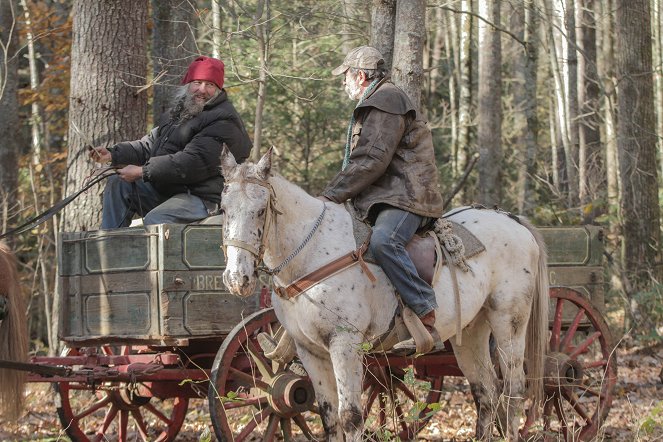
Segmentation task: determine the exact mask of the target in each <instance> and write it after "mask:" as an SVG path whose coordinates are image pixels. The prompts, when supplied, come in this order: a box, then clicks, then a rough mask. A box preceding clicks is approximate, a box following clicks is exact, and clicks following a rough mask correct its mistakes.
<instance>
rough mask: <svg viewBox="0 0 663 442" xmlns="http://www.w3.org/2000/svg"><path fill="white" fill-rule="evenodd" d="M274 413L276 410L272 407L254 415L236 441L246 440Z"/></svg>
mask: <svg viewBox="0 0 663 442" xmlns="http://www.w3.org/2000/svg"><path fill="white" fill-rule="evenodd" d="M272 413H274V409H273V408H272V407H267V408H264V409H263V410H262V411H261V412H260V413H258V414H254V415H253V418H252V419H251V420H250V421H249V422H248V423H247V424H246V426H245V427H244V428H243V429H242V431H241V432H240V433H239V435H237V438H236V439H235V440H238V441H242V440H245V439H246V438H247V437H248V436H249V435H250V434H251V433H252V432H253V430H254V429H255V428H256V427H257V426H258V425H259V424H261V423H262V422H263V421H264V420H265V418H267V417H268V416H270V415H272Z"/></svg>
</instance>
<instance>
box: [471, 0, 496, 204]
mask: <svg viewBox="0 0 663 442" xmlns="http://www.w3.org/2000/svg"><path fill="white" fill-rule="evenodd" d="M479 15H480V16H481V17H483V18H485V19H486V20H487V21H489V22H490V23H493V24H494V25H495V26H498V27H499V26H500V21H501V20H500V0H490V1H488V0H483V1H480V2H479ZM478 52H479V96H478V103H479V104H478V110H477V116H478V118H477V119H478V125H479V127H478V131H477V144H478V145H479V154H480V157H479V163H478V168H479V202H480V203H482V204H485V205H488V206H493V205H495V204H497V205H499V204H500V203H501V201H502V195H501V190H502V106H501V103H502V101H501V99H502V46H501V42H500V32H499V31H498V30H497V29H495V27H493V26H491V25H490V24H488V23H486V21H484V20H479V51H478Z"/></svg>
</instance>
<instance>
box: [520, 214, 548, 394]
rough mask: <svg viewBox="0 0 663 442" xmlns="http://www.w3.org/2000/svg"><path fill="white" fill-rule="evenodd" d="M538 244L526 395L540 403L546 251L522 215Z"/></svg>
mask: <svg viewBox="0 0 663 442" xmlns="http://www.w3.org/2000/svg"><path fill="white" fill-rule="evenodd" d="M520 220H521V223H522V224H523V225H524V226H525V227H527V229H528V230H529V231H530V233H531V234H532V236H534V240H535V241H536V245H537V246H538V248H539V262H538V266H537V267H538V268H537V275H536V287H535V291H534V294H533V295H534V296H533V299H532V310H531V312H530V318H529V323H528V324H527V340H526V344H525V358H526V359H525V360H526V361H527V378H528V397H529V398H531V399H532V400H534V401H535V403H540V401H541V400H543V375H544V368H545V357H546V354H547V352H548V300H549V297H550V294H549V292H548V253H547V251H546V244H545V242H544V241H543V235H541V232H539V231H538V230H537V228H536V227H534V226H533V225H532V224H531V223H530V222H529V221H527V220H526V219H524V218H521V219H520Z"/></svg>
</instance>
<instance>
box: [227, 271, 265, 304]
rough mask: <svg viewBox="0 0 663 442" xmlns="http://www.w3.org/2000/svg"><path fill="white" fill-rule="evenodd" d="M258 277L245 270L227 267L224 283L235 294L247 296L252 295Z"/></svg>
mask: <svg viewBox="0 0 663 442" xmlns="http://www.w3.org/2000/svg"><path fill="white" fill-rule="evenodd" d="M256 282H257V278H255V277H253V276H249V275H246V274H245V273H243V272H239V271H232V270H230V269H226V270H225V271H224V272H223V283H224V284H225V285H226V287H227V288H228V290H230V293H232V294H233V295H236V296H239V297H242V298H246V297H248V296H251V295H252V294H253V293H254V291H255V288H256Z"/></svg>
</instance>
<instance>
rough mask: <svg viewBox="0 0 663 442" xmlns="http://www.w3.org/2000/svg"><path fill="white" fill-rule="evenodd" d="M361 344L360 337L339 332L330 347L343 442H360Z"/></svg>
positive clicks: (362, 358) (362, 426)
mask: <svg viewBox="0 0 663 442" xmlns="http://www.w3.org/2000/svg"><path fill="white" fill-rule="evenodd" d="M360 343H361V339H360V338H359V337H357V336H354V335H353V334H346V333H343V332H341V334H339V335H337V336H334V337H333V338H332V340H331V342H330V345H329V354H330V356H331V359H332V364H333V366H334V375H335V377H336V385H337V390H338V417H339V420H340V424H341V427H342V428H343V432H344V433H345V440H346V442H351V441H360V440H362V433H363V430H364V419H363V416H362V411H361V393H362V380H363V373H364V370H363V362H364V356H363V352H362V351H361V350H360Z"/></svg>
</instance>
